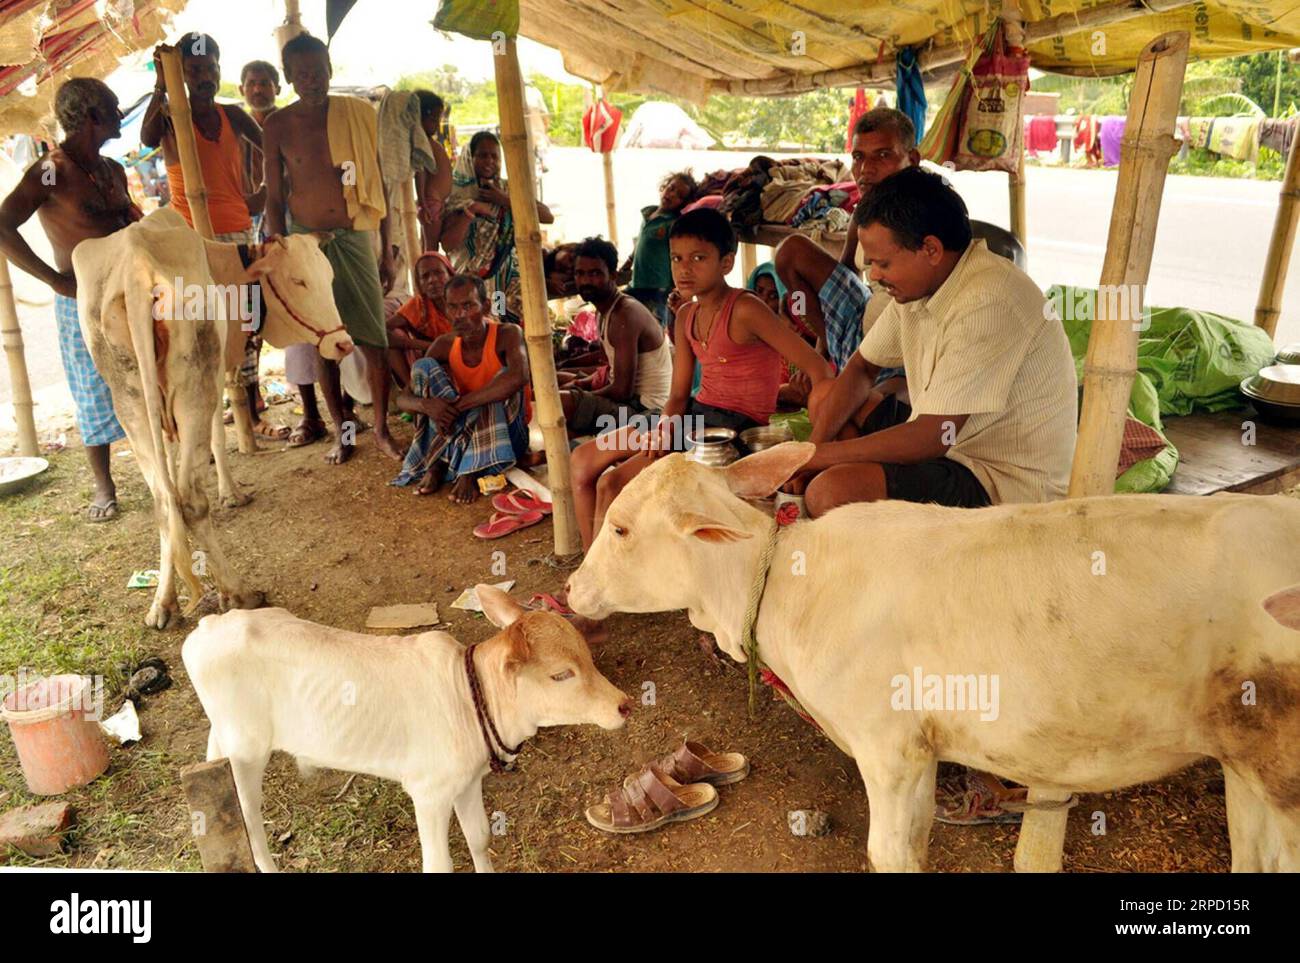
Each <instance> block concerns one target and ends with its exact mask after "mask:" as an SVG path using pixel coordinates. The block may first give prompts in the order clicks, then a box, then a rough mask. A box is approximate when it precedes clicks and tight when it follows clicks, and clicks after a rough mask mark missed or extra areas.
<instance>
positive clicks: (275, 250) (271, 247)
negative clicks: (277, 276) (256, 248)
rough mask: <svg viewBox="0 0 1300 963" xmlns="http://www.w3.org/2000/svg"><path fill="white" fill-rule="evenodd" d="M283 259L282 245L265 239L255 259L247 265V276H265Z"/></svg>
mask: <svg viewBox="0 0 1300 963" xmlns="http://www.w3.org/2000/svg"><path fill="white" fill-rule="evenodd" d="M283 259H284V245H283V244H276V243H275V242H273V241H267V242H266V243H265V244H263V245H262V250H261V251H260V252H259V256H258V258H257V260H255V261H254V262H253V263H252V264H250V265H249V266H248V276H249V277H254V278H260V277H265V276H266V275H268V274H270V273H271V272H272V271H274V270H275V269H276V267H278V266H279V264H280V262H281V261H282V260H283Z"/></svg>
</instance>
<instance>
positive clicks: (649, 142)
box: [620, 100, 715, 150]
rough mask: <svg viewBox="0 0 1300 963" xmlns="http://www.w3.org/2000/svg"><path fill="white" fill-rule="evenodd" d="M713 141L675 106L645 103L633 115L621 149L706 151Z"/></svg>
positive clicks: (654, 101) (658, 102)
mask: <svg viewBox="0 0 1300 963" xmlns="http://www.w3.org/2000/svg"><path fill="white" fill-rule="evenodd" d="M714 143H715V141H714V139H713V138H712V137H710V136H709V134H708V132H706V131H705V130H704V128H703V127H701V126H700V125H699V124H697V123H695V121H693V120H691V118H690V116H689V115H688V114H687V113H686V111H684V110H682V109H681V108H680V107H678V106H677V105H676V104H668V103H663V102H661V101H656V100H650V101H646V102H645V103H644V104H642V105H641V106H640V107H638V108H637V109H636V112H635V113H634V114H632V119H631V120H630V121H628V125H627V132H626V133H625V134H624V135H623V143H622V144H621V145H620V146H622V147H672V148H678V149H684V150H708V149H709V148H710V147H712V146H713V145H714Z"/></svg>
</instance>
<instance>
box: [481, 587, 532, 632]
mask: <svg viewBox="0 0 1300 963" xmlns="http://www.w3.org/2000/svg"><path fill="white" fill-rule="evenodd" d="M474 594H475V595H477V596H478V601H479V604H480V605H482V606H483V614H484V615H486V616H487V617H488V621H489V622H491V623H492V624H493V625H495V626H496V627H497V628H499V629H504V628H508V627H509V626H510V625H511V624H513V623H514V621H515V620H516V619H518V618H519V616H521V615H523V614H524V613H525V612H527V611H528V610H527V609H526V608H524V607H523V606H522V605H520V604H519V603H518V602H516V601H515V600H514V599H512V598H511V597H510V596H509V595H507V594H506V593H505V592H503V591H501V590H500V589H499V588H496V587H494V586H492V585H475V586H474Z"/></svg>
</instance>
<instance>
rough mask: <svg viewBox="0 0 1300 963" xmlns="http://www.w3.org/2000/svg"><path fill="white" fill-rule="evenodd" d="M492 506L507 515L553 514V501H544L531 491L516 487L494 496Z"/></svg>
mask: <svg viewBox="0 0 1300 963" xmlns="http://www.w3.org/2000/svg"><path fill="white" fill-rule="evenodd" d="M492 507H493V508H495V509H496V510H497V511H498V512H502V513H503V514H506V515H527V514H528V513H529V512H541V513H542V514H543V515H549V514H551V503H550V502H544V501H542V500H541V499H540V498H538V497H537V496H536V495H534V494H533V493H532V492H530V491H525V490H524V489H522V488H516V489H515V490H514V491H512V492H502V493H501V494H500V495H493V496H492Z"/></svg>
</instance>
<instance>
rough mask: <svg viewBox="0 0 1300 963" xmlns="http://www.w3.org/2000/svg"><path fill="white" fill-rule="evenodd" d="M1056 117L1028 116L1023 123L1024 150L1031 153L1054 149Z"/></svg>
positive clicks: (1048, 151) (1050, 151)
mask: <svg viewBox="0 0 1300 963" xmlns="http://www.w3.org/2000/svg"><path fill="white" fill-rule="evenodd" d="M1056 146H1057V145H1056V118H1055V117H1046V116H1039V117H1029V118H1026V123H1025V150H1027V151H1028V152H1029V153H1031V154H1037V153H1038V152H1039V151H1045V152H1046V153H1049V154H1050V153H1052V152H1053V151H1055V150H1056Z"/></svg>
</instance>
